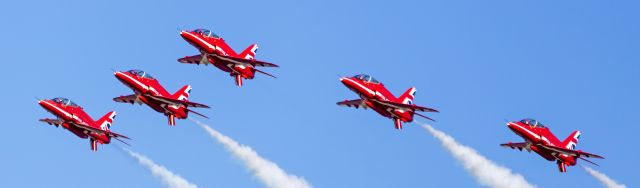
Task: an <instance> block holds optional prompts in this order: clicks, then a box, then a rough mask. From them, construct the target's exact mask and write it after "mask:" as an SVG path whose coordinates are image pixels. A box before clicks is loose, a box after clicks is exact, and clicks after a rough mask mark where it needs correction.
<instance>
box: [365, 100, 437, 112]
mask: <svg viewBox="0 0 640 188" xmlns="http://www.w3.org/2000/svg"><path fill="white" fill-rule="evenodd" d="M375 102H377V103H380V104H382V105H385V106H388V107H392V108H397V109H401V110H415V111H421V112H438V110H436V109H432V108H427V107H422V106H417V105H410V104H402V103H396V102H389V101H380V100H375Z"/></svg>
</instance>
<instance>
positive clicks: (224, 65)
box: [178, 29, 278, 86]
mask: <svg viewBox="0 0 640 188" xmlns="http://www.w3.org/2000/svg"><path fill="white" fill-rule="evenodd" d="M180 36H182V38H184V40H186V41H187V42H189V44H191V45H192V46H194V47H195V48H197V49H198V51H200V54H198V55H194V56H187V57H184V58H180V59H178V61H179V62H180V63H188V64H197V65H200V64H204V65H209V64H212V65H213V66H215V67H217V68H218V69H220V70H222V71H225V72H228V73H229V75H230V76H232V77H234V78H235V81H236V85H237V86H242V79H253V78H254V76H255V73H256V72H259V73H262V74H265V75H267V76H270V77H273V78H275V76H273V75H271V74H269V73H266V72H264V71H261V70H258V69H256V68H255V67H278V65H276V64H273V63H268V62H264V61H258V60H256V59H255V56H256V51H257V50H258V45H257V44H252V45H250V46H249V47H247V49H245V50H244V51H242V52H241V53H239V54H238V53H236V52H235V51H233V49H231V47H229V45H227V43H226V42H225V41H224V39H223V38H221V37H220V36H218V35H216V34H215V33H213V32H211V31H209V30H207V29H196V30H193V31H181V32H180Z"/></svg>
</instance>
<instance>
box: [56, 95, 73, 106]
mask: <svg viewBox="0 0 640 188" xmlns="http://www.w3.org/2000/svg"><path fill="white" fill-rule="evenodd" d="M51 100H52V101H53V102H55V103H58V104H61V105H65V106H78V105H77V104H76V103H74V102H72V101H71V100H69V99H67V98H63V97H56V98H53V99H51Z"/></svg>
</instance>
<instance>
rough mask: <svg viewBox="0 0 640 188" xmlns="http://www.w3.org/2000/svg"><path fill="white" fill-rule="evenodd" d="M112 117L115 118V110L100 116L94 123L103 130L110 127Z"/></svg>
mask: <svg viewBox="0 0 640 188" xmlns="http://www.w3.org/2000/svg"><path fill="white" fill-rule="evenodd" d="M113 118H116V111H111V112H108V113H107V114H105V115H104V116H102V117H101V118H100V119H98V121H96V123H98V125H100V129H101V130H103V131H108V130H109V128H111V124H112V123H113Z"/></svg>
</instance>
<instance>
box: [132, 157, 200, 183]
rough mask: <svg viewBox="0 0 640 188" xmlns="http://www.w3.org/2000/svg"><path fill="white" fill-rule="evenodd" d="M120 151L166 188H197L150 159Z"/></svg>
mask: <svg viewBox="0 0 640 188" xmlns="http://www.w3.org/2000/svg"><path fill="white" fill-rule="evenodd" d="M122 150H124V151H126V152H127V153H129V155H130V156H131V157H133V158H135V159H136V160H138V163H140V165H142V166H144V167H147V169H149V171H151V174H153V176H155V177H157V178H160V180H161V181H162V184H164V185H166V186H167V187H170V188H197V187H198V186H196V185H195V184H193V183H190V182H189V181H187V180H186V179H184V178H182V177H180V176H179V175H177V174H174V173H173V172H171V171H169V170H168V169H167V168H165V167H164V166H161V165H158V164H156V163H154V162H153V161H152V160H151V159H149V158H147V157H146V156H144V155H142V154H139V153H136V152H133V151H131V150H129V149H126V148H122Z"/></svg>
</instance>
